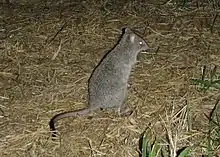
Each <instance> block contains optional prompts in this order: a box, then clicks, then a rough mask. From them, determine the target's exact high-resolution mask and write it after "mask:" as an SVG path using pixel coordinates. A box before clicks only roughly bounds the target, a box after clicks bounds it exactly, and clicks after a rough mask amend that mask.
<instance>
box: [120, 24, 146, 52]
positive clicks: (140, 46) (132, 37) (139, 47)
mask: <svg viewBox="0 0 220 157" xmlns="http://www.w3.org/2000/svg"><path fill="white" fill-rule="evenodd" d="M124 36H125V38H126V42H127V44H128V45H129V46H130V48H131V49H132V50H134V51H136V52H137V53H138V52H140V51H145V50H147V49H149V47H148V45H147V43H146V42H145V41H144V39H143V38H141V37H140V36H139V35H137V34H136V33H134V32H133V31H132V30H131V29H130V28H126V29H125V33H124Z"/></svg>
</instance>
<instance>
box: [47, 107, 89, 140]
mask: <svg viewBox="0 0 220 157" xmlns="http://www.w3.org/2000/svg"><path fill="white" fill-rule="evenodd" d="M92 110H93V109H91V108H86V109H80V110H76V111H69V112H63V113H60V114H57V115H55V116H54V117H53V118H52V119H51V120H50V122H49V126H50V130H51V132H52V137H56V128H55V123H56V122H57V121H58V120H60V119H63V118H67V117H80V116H84V115H87V114H89V113H90V112H91V111H92Z"/></svg>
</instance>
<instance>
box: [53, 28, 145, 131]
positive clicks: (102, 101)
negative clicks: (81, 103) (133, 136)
mask: <svg viewBox="0 0 220 157" xmlns="http://www.w3.org/2000/svg"><path fill="white" fill-rule="evenodd" d="M147 49H148V45H147V43H146V42H145V41H144V39H143V38H141V37H140V36H139V35H137V34H136V33H134V32H133V31H132V30H131V29H129V28H126V29H125V30H124V34H123V35H122V37H121V39H120V41H119V43H118V44H117V45H116V46H115V47H114V48H113V49H112V50H111V51H110V52H109V53H108V54H107V55H106V56H105V57H104V58H103V59H102V60H101V62H100V63H99V65H98V66H97V67H96V68H95V69H94V71H93V73H92V75H91V77H90V79H89V82H88V91H89V97H88V107H87V108H85V109H80V110H77V111H70V112H64V113H60V114H57V115H55V116H54V117H53V118H52V119H51V120H50V123H49V124H50V129H51V131H55V130H56V129H55V126H54V125H55V123H56V122H57V121H58V120H60V119H62V118H66V117H77V116H83V115H87V114H89V113H90V112H92V111H94V110H97V109H105V108H113V107H114V108H117V109H118V111H120V112H119V113H122V112H124V111H125V108H126V107H125V105H124V100H125V98H126V93H127V85H128V79H129V76H130V73H131V69H132V66H133V65H134V64H135V63H136V58H137V55H138V53H139V52H141V51H144V50H147Z"/></svg>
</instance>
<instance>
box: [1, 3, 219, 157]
mask: <svg viewBox="0 0 220 157" xmlns="http://www.w3.org/2000/svg"><path fill="white" fill-rule="evenodd" d="M176 2H177V3H179V2H178V1H176ZM214 2H215V4H214V5H213V3H214ZM11 3H12V4H10V5H8V4H7V3H1V4H0V101H1V103H0V156H1V157H6V156H7V157H8V156H10V157H19V156H21V157H24V156H38V157H46V156H62V157H63V156H65V157H68V156H70V157H73V156H94V157H95V156H96V157H97V156H111V157H112V156H113V157H114V156H115V157H124V156H126V157H131V156H132V157H133V156H138V143H139V139H140V136H141V134H142V133H143V132H144V131H145V129H146V128H150V130H151V132H152V134H153V135H157V136H159V137H160V138H161V139H164V140H165V141H166V135H167V132H166V131H168V130H170V131H174V133H175V129H172V128H170V129H168V128H166V126H169V125H164V124H168V123H169V122H170V124H171V123H172V125H170V126H173V122H175V120H176V121H178V117H175V114H176V113H177V112H178V111H182V110H185V106H186V105H187V106H188V109H189V110H188V111H187V113H188V116H187V120H188V121H187V122H186V121H184V123H183V122H181V121H180V120H179V122H178V124H179V125H178V126H179V127H177V132H176V133H178V137H179V140H177V139H173V140H174V143H173V147H174V148H175V149H176V150H178V149H180V148H182V147H184V146H192V145H199V144H201V142H202V141H203V139H204V136H205V134H206V133H207V131H208V123H209V121H208V119H207V118H206V116H204V114H209V113H210V112H211V110H212V108H213V107H214V104H215V101H216V99H217V97H218V96H219V90H217V89H210V90H208V91H207V92H200V91H198V90H197V89H196V87H195V86H192V85H190V81H189V80H190V79H191V78H199V77H201V68H202V66H203V65H206V66H207V67H210V68H211V67H212V66H213V65H220V55H219V52H220V51H219V50H220V43H219V41H220V37H219V34H220V18H219V16H216V15H217V12H218V13H219V8H220V4H219V3H217V1H208V0H207V1H206V0H204V1H203V2H201V1H197V0H194V1H192V2H188V8H187V9H186V8H181V7H177V6H178V5H177V4H176V3H175V2H174V1H169V2H167V3H165V1H160V2H157V1H153V0H151V1H148V2H145V3H144V2H141V1H125V0H124V1H118V2H114V1H95V0H91V1H90V0H88V1H83V2H80V1H79V2H77V1H75V2H74V1H68V0H62V1H53V0H49V1H39V0H31V1H28V2H26V1H22V0H20V1H11ZM124 26H130V27H131V28H133V29H135V30H138V31H139V32H141V33H142V36H143V37H144V38H145V39H146V40H147V41H148V43H149V45H150V47H151V48H152V50H151V53H147V54H140V55H139V56H138V60H139V62H138V64H137V65H136V67H135V68H134V70H133V73H132V76H131V79H130V84H131V87H130V89H129V98H128V100H127V104H128V105H129V106H130V107H131V108H133V110H134V113H133V114H132V115H131V116H129V117H118V116H117V115H115V114H114V113H113V112H112V111H111V110H109V111H104V112H97V113H96V114H94V116H93V118H92V119H85V118H79V119H73V118H69V119H65V120H62V121H60V122H59V127H58V130H59V131H60V134H61V136H60V139H58V140H57V141H52V140H51V139H50V133H49V127H48V122H49V120H50V118H51V117H52V116H53V115H55V114H57V113H60V112H62V111H69V110H75V109H77V108H83V107H85V106H86V98H87V80H88V78H89V76H90V73H91V72H92V69H93V68H94V67H95V66H96V65H97V63H98V61H99V60H100V59H101V58H102V56H103V55H104V54H105V53H106V52H107V51H108V50H110V49H111V48H112V47H113V46H114V44H116V42H117V40H118V37H119V36H120V34H121V28H123V27H124ZM217 73H218V74H219V73H220V68H218V69H217ZM184 113H185V111H184ZM167 117H170V118H171V119H170V118H167ZM172 118H174V119H172ZM182 119H184V118H182ZM174 124H175V123H174ZM182 124H184V125H182ZM181 126H183V128H182V129H181ZM174 128H175V127H174ZM170 140H172V139H170ZM167 142H169V141H167ZM175 142H176V143H175ZM171 144H172V143H171ZM202 153H204V151H203V149H202V148H201V147H196V149H194V152H193V156H200V155H201V154H202Z"/></svg>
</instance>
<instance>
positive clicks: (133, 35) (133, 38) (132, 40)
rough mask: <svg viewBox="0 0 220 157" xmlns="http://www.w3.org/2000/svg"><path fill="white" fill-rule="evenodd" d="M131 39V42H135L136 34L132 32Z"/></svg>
mask: <svg viewBox="0 0 220 157" xmlns="http://www.w3.org/2000/svg"><path fill="white" fill-rule="evenodd" d="M129 40H130V42H131V43H134V40H135V34H130V35H129Z"/></svg>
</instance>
